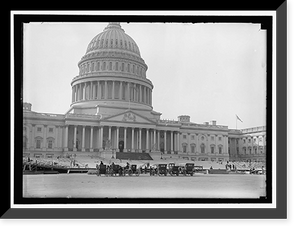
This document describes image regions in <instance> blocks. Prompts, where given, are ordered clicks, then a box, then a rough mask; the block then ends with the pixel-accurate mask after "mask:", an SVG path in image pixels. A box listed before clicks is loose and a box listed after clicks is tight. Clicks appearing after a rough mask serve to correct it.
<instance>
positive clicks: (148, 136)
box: [64, 125, 180, 153]
mask: <svg viewBox="0 0 300 232" xmlns="http://www.w3.org/2000/svg"><path fill="white" fill-rule="evenodd" d="M69 127H70V125H68V126H66V127H65V133H64V135H65V138H64V149H65V150H66V151H68V150H69V147H68V141H69V138H68V137H69V136H70V135H69V132H68V130H69ZM72 127H74V130H73V135H71V136H73V138H72V139H73V146H72V148H71V149H72V150H73V151H77V147H76V141H77V139H78V138H77V130H78V127H82V133H81V136H82V137H81V147H80V149H81V151H86V150H85V147H86V144H85V142H86V138H85V134H86V132H85V130H86V127H89V129H90V138H89V143H90V144H89V149H90V151H94V149H95V148H96V149H99V151H102V150H103V149H108V150H111V149H116V150H117V151H119V141H120V140H122V141H123V142H124V147H123V151H124V152H126V151H133V152H135V151H139V152H142V150H146V152H149V151H161V150H163V151H164V152H165V153H167V151H170V152H171V153H174V151H177V152H178V151H180V133H179V132H178V131H169V133H167V131H161V130H156V129H148V128H133V127H112V126H100V127H96V126H77V125H72ZM104 127H107V129H108V132H107V134H106V135H105V136H104ZM121 128H123V133H122V134H123V137H120V129H121ZM94 129H95V130H98V144H97V145H96V146H95V145H94V144H93V141H94V139H93V136H94ZM143 130H144V132H145V133H144V134H145V136H142V134H143V133H142V131H143ZM113 131H114V136H112V132H113ZM127 134H128V135H129V134H131V139H130V141H131V144H130V143H128V142H127V138H128V139H129V138H130V137H129V136H127ZM167 134H168V135H169V136H168V137H169V143H168V141H167ZM162 135H163V136H162ZM104 137H105V138H106V141H109V142H106V144H105V146H103V145H104V144H103V141H104ZM144 140H145V142H143V141H144ZM142 144H145V146H142ZM128 145H130V146H128Z"/></svg>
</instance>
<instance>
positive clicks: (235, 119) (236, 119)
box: [235, 116, 237, 130]
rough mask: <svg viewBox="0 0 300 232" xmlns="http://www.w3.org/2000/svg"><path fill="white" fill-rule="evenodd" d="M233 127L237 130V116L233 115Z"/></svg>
mask: <svg viewBox="0 0 300 232" xmlns="http://www.w3.org/2000/svg"><path fill="white" fill-rule="evenodd" d="M235 129H236V130H237V117H236V116H235Z"/></svg>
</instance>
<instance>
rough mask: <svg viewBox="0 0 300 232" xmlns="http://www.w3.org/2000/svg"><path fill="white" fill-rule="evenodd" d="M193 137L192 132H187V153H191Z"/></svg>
mask: <svg viewBox="0 0 300 232" xmlns="http://www.w3.org/2000/svg"><path fill="white" fill-rule="evenodd" d="M190 137H191V134H190V133H187V144H188V145H187V148H186V151H187V153H190V146H191V144H190V139H191V138H190Z"/></svg>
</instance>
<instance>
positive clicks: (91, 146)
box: [90, 126, 94, 151]
mask: <svg viewBox="0 0 300 232" xmlns="http://www.w3.org/2000/svg"><path fill="white" fill-rule="evenodd" d="M93 132H94V128H93V126H91V136H90V151H93Z"/></svg>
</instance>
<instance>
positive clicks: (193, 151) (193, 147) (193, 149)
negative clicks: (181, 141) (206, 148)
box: [191, 143, 196, 153]
mask: <svg viewBox="0 0 300 232" xmlns="http://www.w3.org/2000/svg"><path fill="white" fill-rule="evenodd" d="M195 148H196V145H195V144H194V143H192V144H191V153H195V152H196V149H195Z"/></svg>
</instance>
